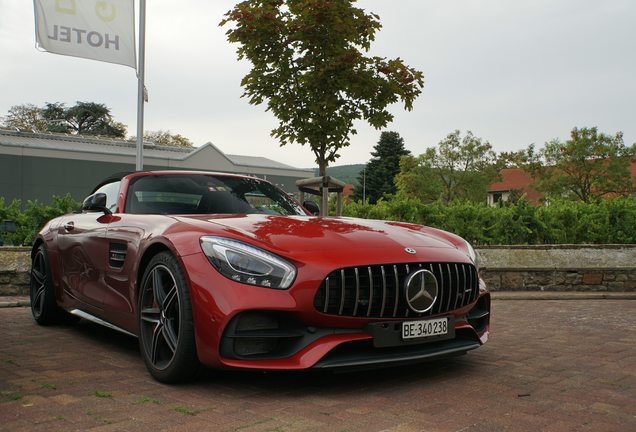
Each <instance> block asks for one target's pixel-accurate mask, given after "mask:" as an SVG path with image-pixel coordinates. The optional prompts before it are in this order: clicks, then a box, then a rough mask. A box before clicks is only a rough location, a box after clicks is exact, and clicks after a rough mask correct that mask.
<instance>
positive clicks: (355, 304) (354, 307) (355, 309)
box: [353, 267, 360, 316]
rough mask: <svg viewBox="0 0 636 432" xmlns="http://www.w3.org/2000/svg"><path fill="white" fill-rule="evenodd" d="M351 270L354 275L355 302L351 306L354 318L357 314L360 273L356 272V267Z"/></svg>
mask: <svg viewBox="0 0 636 432" xmlns="http://www.w3.org/2000/svg"><path fill="white" fill-rule="evenodd" d="M353 270H354V272H355V275H356V301H355V303H354V304H353V316H356V315H357V312H358V304H359V303H360V272H359V271H358V267H355V268H354V269H353Z"/></svg>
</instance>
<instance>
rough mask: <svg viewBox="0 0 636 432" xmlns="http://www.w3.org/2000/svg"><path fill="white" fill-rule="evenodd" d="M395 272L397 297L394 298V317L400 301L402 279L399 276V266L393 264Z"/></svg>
mask: <svg viewBox="0 0 636 432" xmlns="http://www.w3.org/2000/svg"><path fill="white" fill-rule="evenodd" d="M393 274H394V275H395V298H394V299H393V303H395V305H394V306H393V317H394V318H395V317H396V316H397V308H398V303H399V302H400V280H399V276H398V271H397V266H396V265H394V266H393Z"/></svg>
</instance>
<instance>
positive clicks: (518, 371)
mask: <svg viewBox="0 0 636 432" xmlns="http://www.w3.org/2000/svg"><path fill="white" fill-rule="evenodd" d="M0 430H2V431H47V432H50V431H57V430H59V431H72V430H82V431H83V430H91V431H134V430H141V431H145V430H148V431H160V430H166V431H241V432H247V431H279V432H281V431H365V432H369V431H394V432H398V431H400V432H402V431H435V432H437V431H439V432H446V431H463V432H466V431H468V432H486V431H514V432H523V431H532V432H537V431H544V432H549V431H568V432H569V431H591V432H603V431H613V432H635V431H636V301H634V300H565V301H553V300H534V301H532V300H518V301H514V300H513V301H503V300H495V301H494V302H493V322H492V335H491V340H490V342H489V343H488V344H486V345H485V346H483V347H481V348H479V349H478V350H476V351H473V352H471V353H469V354H468V355H466V356H463V357H460V358H457V359H453V360H450V361H449V360H446V361H438V362H434V363H427V364H422V365H418V366H409V367H403V368H399V369H388V370H381V371H361V372H355V373H345V374H332V373H328V374H325V373H320V374H318V373H294V374H284V373H275V374H271V373H267V374H266V373H244V372H213V371H211V372H206V373H203V374H201V377H200V378H199V380H197V382H195V383H191V384H188V385H183V386H166V385H162V384H158V383H156V382H155V381H153V380H152V379H151V378H150V377H149V375H148V374H147V372H146V370H145V367H144V365H143V361H142V359H141V357H140V355H139V352H138V348H137V341H136V339H133V338H130V337H127V336H123V335H120V334H118V333H116V332H112V331H110V330H107V329H103V328H101V327H99V326H96V325H93V324H91V323H80V324H78V325H75V326H65V327H49V328H45V327H39V326H37V325H35V324H34V322H33V320H32V319H31V315H30V311H29V309H28V308H23V307H18V308H6V309H0Z"/></svg>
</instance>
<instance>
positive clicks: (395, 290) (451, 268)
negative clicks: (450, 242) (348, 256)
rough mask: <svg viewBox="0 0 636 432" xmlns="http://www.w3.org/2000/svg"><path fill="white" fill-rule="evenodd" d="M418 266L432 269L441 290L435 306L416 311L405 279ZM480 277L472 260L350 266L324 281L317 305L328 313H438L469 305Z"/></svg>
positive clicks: (398, 315) (382, 315)
mask: <svg viewBox="0 0 636 432" xmlns="http://www.w3.org/2000/svg"><path fill="white" fill-rule="evenodd" d="M419 269H425V270H428V271H430V272H431V273H433V275H434V276H435V278H436V279H437V285H438V294H437V299H436V300H435V303H434V304H433V307H432V308H431V309H430V310H428V311H426V312H424V313H415V312H413V311H412V310H411V309H410V308H409V307H408V305H407V302H406V295H405V292H404V289H405V287H404V286H405V280H406V278H407V276H408V275H409V274H411V273H412V272H414V271H417V270H419ZM478 293H479V279H478V277H477V270H476V269H475V266H474V265H472V264H460V263H410V264H386V265H372V266H361V267H348V268H343V269H339V270H335V271H333V272H331V273H330V274H329V275H328V276H327V278H326V279H325V280H324V281H323V282H322V284H321V285H320V288H319V289H318V292H317V293H316V296H315V297H314V307H315V308H316V310H318V311H319V312H322V313H325V314H328V315H339V316H349V317H369V318H406V317H423V316H430V315H437V314H442V313H446V312H450V311H452V310H455V309H458V308H461V307H463V306H466V305H468V304H470V303H472V302H473V301H475V299H476V298H477V295H478Z"/></svg>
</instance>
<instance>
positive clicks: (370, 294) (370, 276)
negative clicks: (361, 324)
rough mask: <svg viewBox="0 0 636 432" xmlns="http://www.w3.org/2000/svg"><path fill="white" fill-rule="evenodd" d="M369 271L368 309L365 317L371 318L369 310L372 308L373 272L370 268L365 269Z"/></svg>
mask: <svg viewBox="0 0 636 432" xmlns="http://www.w3.org/2000/svg"><path fill="white" fill-rule="evenodd" d="M367 270H368V271H369V308H368V309H367V316H371V308H372V307H373V272H372V271H371V266H369V267H367Z"/></svg>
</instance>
